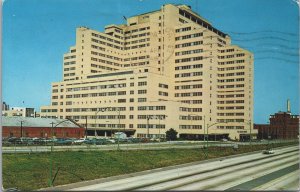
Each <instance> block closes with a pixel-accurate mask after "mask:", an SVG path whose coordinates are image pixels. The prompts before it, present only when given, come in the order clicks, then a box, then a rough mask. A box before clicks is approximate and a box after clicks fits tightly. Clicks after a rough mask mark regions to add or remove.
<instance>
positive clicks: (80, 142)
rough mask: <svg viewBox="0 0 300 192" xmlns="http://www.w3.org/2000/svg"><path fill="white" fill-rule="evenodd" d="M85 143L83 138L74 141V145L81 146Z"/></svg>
mask: <svg viewBox="0 0 300 192" xmlns="http://www.w3.org/2000/svg"><path fill="white" fill-rule="evenodd" d="M84 141H85V138H82V139H77V140H75V141H74V143H75V144H82V143H83V142H84Z"/></svg>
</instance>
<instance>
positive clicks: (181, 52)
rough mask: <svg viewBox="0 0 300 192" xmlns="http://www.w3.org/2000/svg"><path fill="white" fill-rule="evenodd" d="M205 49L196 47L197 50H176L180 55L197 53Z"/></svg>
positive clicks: (176, 53)
mask: <svg viewBox="0 0 300 192" xmlns="http://www.w3.org/2000/svg"><path fill="white" fill-rule="evenodd" d="M202 52H203V49H195V50H189V51H180V52H175V55H176V56H179V55H189V54H195V53H202Z"/></svg>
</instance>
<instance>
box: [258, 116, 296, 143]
mask: <svg viewBox="0 0 300 192" xmlns="http://www.w3.org/2000/svg"><path fill="white" fill-rule="evenodd" d="M269 120H270V124H255V125H254V129H257V130H258V135H257V137H258V139H267V138H268V137H269V138H270V139H297V138H298V135H299V115H292V114H291V113H290V112H278V113H275V114H274V115H270V119H269Z"/></svg>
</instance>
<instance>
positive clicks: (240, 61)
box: [218, 60, 245, 65]
mask: <svg viewBox="0 0 300 192" xmlns="http://www.w3.org/2000/svg"><path fill="white" fill-rule="evenodd" d="M235 63H245V60H235V61H227V62H218V64H219V65H228V64H235Z"/></svg>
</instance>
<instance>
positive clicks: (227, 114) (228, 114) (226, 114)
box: [217, 113, 244, 116]
mask: <svg viewBox="0 0 300 192" xmlns="http://www.w3.org/2000/svg"><path fill="white" fill-rule="evenodd" d="M217 115H218V116H244V113H217Z"/></svg>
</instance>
